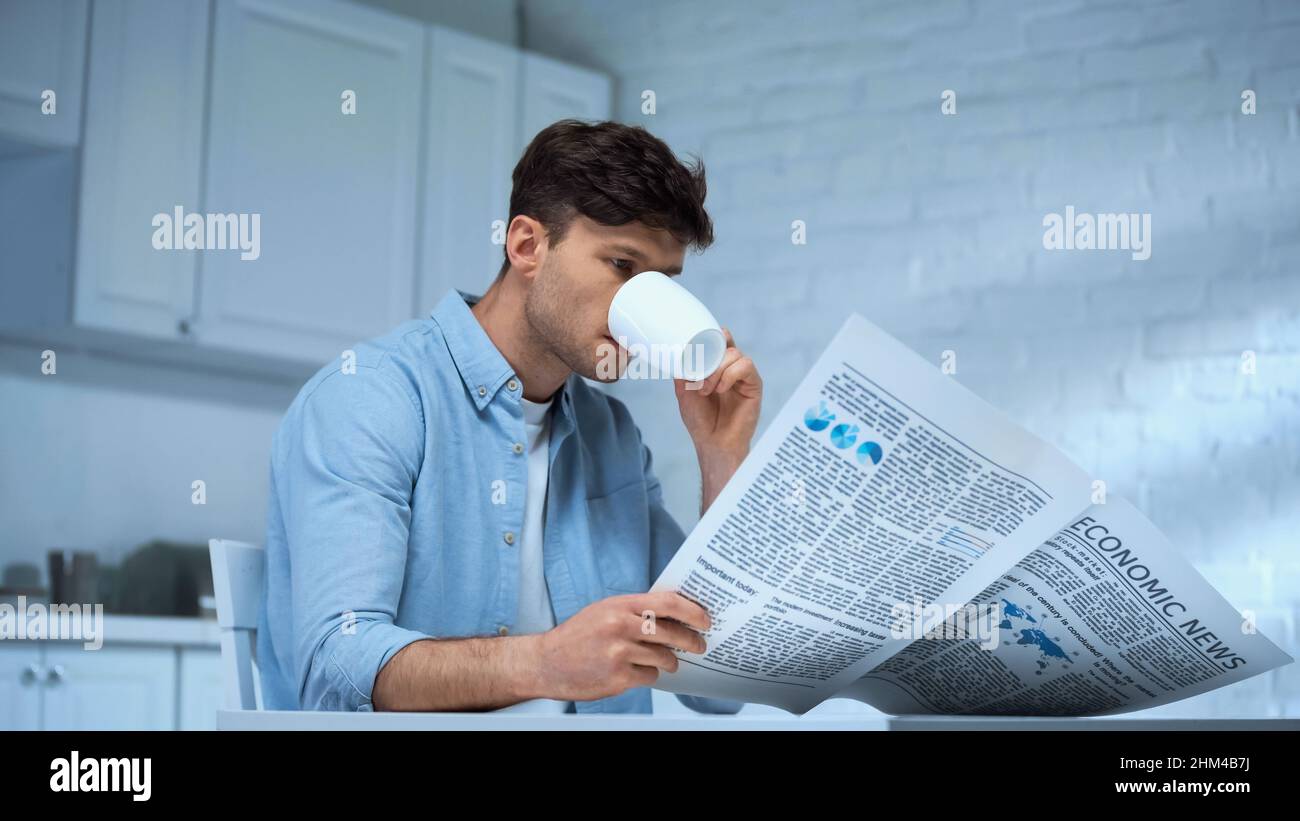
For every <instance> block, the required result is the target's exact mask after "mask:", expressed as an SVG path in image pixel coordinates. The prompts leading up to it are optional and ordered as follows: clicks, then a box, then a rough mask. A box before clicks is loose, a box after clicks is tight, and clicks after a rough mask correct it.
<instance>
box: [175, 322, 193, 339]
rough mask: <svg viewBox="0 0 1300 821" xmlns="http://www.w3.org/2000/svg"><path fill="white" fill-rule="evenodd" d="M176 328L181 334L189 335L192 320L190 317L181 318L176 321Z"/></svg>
mask: <svg viewBox="0 0 1300 821" xmlns="http://www.w3.org/2000/svg"><path fill="white" fill-rule="evenodd" d="M176 330H177V331H179V332H180V335H181V336H189V335H190V321H189V320H188V319H181V320H178V321H177V322H176Z"/></svg>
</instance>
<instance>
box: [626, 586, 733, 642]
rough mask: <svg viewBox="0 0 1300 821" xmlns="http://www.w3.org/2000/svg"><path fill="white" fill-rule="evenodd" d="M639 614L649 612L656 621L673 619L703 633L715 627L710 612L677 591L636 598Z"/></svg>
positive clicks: (658, 592) (647, 594) (664, 591)
mask: <svg viewBox="0 0 1300 821" xmlns="http://www.w3.org/2000/svg"><path fill="white" fill-rule="evenodd" d="M633 606H634V607H636V608H637V614H638V615H641V616H644V614H645V611H647V610H649V611H650V612H651V613H652V614H653V615H654V617H655V618H656V619H664V618H667V619H673V620H674V621H679V622H681V623H682V624H685V625H686V626H688V627H691V628H693V629H695V630H696V631H698V632H700V633H703V632H705V631H707V630H708V629H709V628H710V627H712V626H713V620H712V619H711V618H709V611H707V610H705V609H704V608H703V607H701V606H700V605H698V604H696V603H695V602H693V601H691V600H690V599H688V598H686V597H685V596H683V595H682V594H681V593H678V592H677V591H676V590H659V591H656V592H654V593H642V594H640V595H638V596H635V597H634V601H633Z"/></svg>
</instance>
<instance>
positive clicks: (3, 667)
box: [0, 639, 44, 730]
mask: <svg viewBox="0 0 1300 821" xmlns="http://www.w3.org/2000/svg"><path fill="white" fill-rule="evenodd" d="M43 678H44V671H43V670H42V669H41V647H40V645H39V644H37V643H36V642H33V641H24V640H19V639H14V640H5V641H0V730H39V729H41V690H42V684H41V682H42V679H43Z"/></svg>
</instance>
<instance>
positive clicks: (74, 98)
mask: <svg viewBox="0 0 1300 821" xmlns="http://www.w3.org/2000/svg"><path fill="white" fill-rule="evenodd" d="M83 69H84V70H83ZM83 74H84V75H85V83H86V87H85V92H86V99H85V106H84V109H85V113H84V123H83V122H81V109H82V105H81V99H80V98H81V91H82V89H81V82H82V76H83ZM46 78H53V79H48V80H47V79H46ZM74 81H75V82H74ZM35 86H42V87H45V86H57V87H58V90H57V93H58V95H59V96H58V114H57V115H55V116H54V117H51V118H47V120H48V121H46V120H34V119H33V116H34V115H33V114H32V112H33V111H37V112H39V92H32V91H31V89H32V88H34V87H35ZM33 94H35V95H36V96H32V95H33ZM345 94H348V95H353V96H352V97H351V99H354V100H355V113H353V114H349V113H345V112H344V102H345V100H344V95H345ZM609 105H610V83H609V80H608V78H605V77H602V76H601V75H598V74H596V73H594V72H589V71H586V70H582V69H577V68H574V67H572V66H566V65H564V64H561V63H558V62H556V61H554V60H551V59H548V58H543V57H539V56H535V55H529V54H526V53H524V52H522V51H521V50H519V49H516V48H513V47H510V46H507V45H503V44H500V43H495V42H491V41H487V40H483V39H480V38H477V37H473V36H470V35H466V34H462V33H458V32H455V31H453V30H450V29H447V28H444V27H441V26H430V25H423V24H421V23H419V22H416V21H414V20H411V19H408V18H404V17H401V16H398V15H394V14H389V13H387V12H384V11H380V10H378V9H374V8H370V7H367V6H364V5H361V4H357V3H352V2H344V1H343V0H313V2H300V1H299V0H221V2H211V0H186V2H173V1H172V0H103V2H99V1H98V0H97V2H94V3H88V2H86V0H50V1H49V2H37V1H36V0H8V2H6V1H5V0H0V222H3V223H4V224H5V225H8V226H9V227H10V228H11V229H13V230H12V231H10V232H9V233H8V234H0V258H3V259H4V260H6V262H7V263H9V264H7V265H4V266H0V291H3V292H4V294H5V295H6V299H4V300H0V335H5V336H8V337H12V338H17V339H23V340H28V341H32V342H38V343H40V344H42V345H46V346H48V347H50V348H52V349H60V346H63V347H67V346H69V345H71V346H74V347H77V348H80V349H83V350H87V351H94V352H105V353H115V354H122V355H125V356H128V357H130V358H132V359H137V360H140V361H151V362H160V363H168V364H174V365H186V366H188V365H196V366H199V367H210V368H214V369H216V370H219V371H225V372H236V373H241V372H242V373H247V374H249V375H250V376H251V375H256V376H268V377H271V378H273V379H276V380H282V379H283V380H289V381H293V382H301V380H302V379H305V378H306V377H307V375H309V374H310V373H311V371H312V370H314V369H315V368H316V367H318V366H319V365H320V364H322V363H324V362H326V361H329V360H332V359H334V358H335V357H337V356H338V355H339V354H340V352H342V351H343V350H345V349H347V348H349V347H351V346H352V345H354V344H355V343H356V342H358V341H360V340H362V339H366V338H368V337H371V336H374V335H377V334H381V333H384V332H386V331H388V330H389V329H391V328H392V327H394V326H396V325H397V324H399V323H400V322H402V321H403V320H406V319H408V318H410V317H412V316H418V317H424V316H427V315H428V313H429V311H430V310H431V309H432V308H433V306H434V305H435V304H436V302H437V301H438V299H440V298H441V296H442V295H443V294H444V293H445V292H446V291H447V290H448V289H449V288H452V287H456V288H462V289H464V290H469V291H475V292H482V291H483V290H484V289H486V288H487V287H488V285H489V284H490V283H491V282H492V280H493V278H494V277H495V274H496V271H497V269H498V268H499V267H500V264H501V260H502V250H503V249H502V245H501V244H500V243H501V239H502V238H503V229H504V226H505V221H506V220H507V218H508V216H509V195H510V187H511V172H512V171H513V169H514V166H515V163H516V162H517V161H518V159H519V154H520V152H521V150H522V148H523V145H524V143H525V142H526V141H527V140H528V139H531V137H532V135H533V134H534V133H535V132H536V131H537V130H538V129H540V128H541V127H542V126H543V125H546V124H548V123H550V122H552V121H554V120H556V119H560V118H562V117H568V116H577V117H582V118H586V119H603V118H606V117H608V116H609ZM51 145H56V146H57V145H70V146H76V147H77V148H78V149H79V150H63V151H59V150H49V147H50V146H51ZM177 213H179V214H180V222H181V232H180V233H182V234H184V226H185V223H184V221H185V220H186V219H187V218H189V219H192V220H197V221H198V227H199V228H200V231H199V235H200V237H201V241H200V243H199V246H200V247H198V248H192V249H185V248H183V247H182V248H178V249H169V248H156V247H155V245H154V236H155V232H156V231H157V230H158V227H159V226H157V225H155V218H159V219H160V220H161V219H162V218H164V217H165V218H167V219H171V220H176V215H177ZM227 217H233V218H234V220H235V221H236V223H238V222H239V221H240V220H241V219H242V220H243V222H244V224H245V225H247V226H248V227H249V228H250V229H252V228H253V227H254V226H255V227H256V237H255V239H256V246H255V248H249V249H247V252H245V249H241V248H239V247H229V248H221V247H211V246H212V240H215V239H217V235H218V234H222V235H223V237H222V238H223V239H229V235H228V233H227V232H226V230H225V229H226V227H227V226H226V223H225V218H227ZM173 235H174V234H173ZM235 239H236V240H238V239H240V238H239V237H235ZM243 239H246V240H252V239H254V237H252V236H246V237H243ZM236 244H237V243H236ZM245 257H251V258H245Z"/></svg>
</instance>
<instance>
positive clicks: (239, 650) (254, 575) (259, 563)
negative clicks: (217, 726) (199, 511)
mask: <svg viewBox="0 0 1300 821" xmlns="http://www.w3.org/2000/svg"><path fill="white" fill-rule="evenodd" d="M208 556H209V558H210V559H211V560H212V592H213V595H214V596H215V597H216V600H217V627H218V628H220V630H221V678H222V681H223V682H224V685H225V686H224V689H225V709H227V710H260V709H262V686H261V682H260V681H259V676H258V673H257V617H258V610H259V608H260V607H261V604H262V588H263V587H264V586H265V584H266V570H265V556H266V554H265V551H263V550H262V548H261V547H258V546H257V545H253V544H248V543H247V542H235V541H230V540H229V539H209V540H208Z"/></svg>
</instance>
